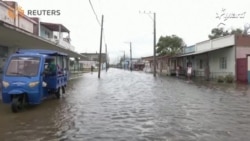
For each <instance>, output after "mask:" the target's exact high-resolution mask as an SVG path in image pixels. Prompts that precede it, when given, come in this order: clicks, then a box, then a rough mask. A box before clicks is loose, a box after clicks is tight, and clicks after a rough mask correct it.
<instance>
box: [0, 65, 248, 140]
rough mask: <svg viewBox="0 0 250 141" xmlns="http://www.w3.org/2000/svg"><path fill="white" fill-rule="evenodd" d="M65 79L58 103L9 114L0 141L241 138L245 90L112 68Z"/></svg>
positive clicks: (1, 116)
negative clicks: (65, 87)
mask: <svg viewBox="0 0 250 141" xmlns="http://www.w3.org/2000/svg"><path fill="white" fill-rule="evenodd" d="M97 75H98V74H97V73H93V74H91V73H86V74H84V75H83V76H82V77H79V78H77V79H74V80H71V81H70V84H69V86H68V87H67V93H66V95H64V97H63V98H62V99H60V100H57V99H55V98H53V97H52V98H50V99H47V100H45V101H43V103H42V104H41V105H38V106H32V107H29V108H28V109H27V110H25V111H23V112H21V113H17V114H13V113H11V111H10V107H9V105H4V104H2V103H1V104H0V140H1V141H20V140H21V141H59V140H60V141H196V140H198V141H249V140H250V88H248V87H249V86H242V85H232V84H229V85H220V86H216V85H214V84H207V83H200V82H198V83H187V82H186V81H185V80H182V79H176V78H174V77H166V76H162V77H156V78H154V77H153V75H152V74H146V73H143V72H130V71H124V70H119V69H110V70H109V71H108V72H107V73H106V72H105V71H102V73H101V79H98V78H97Z"/></svg>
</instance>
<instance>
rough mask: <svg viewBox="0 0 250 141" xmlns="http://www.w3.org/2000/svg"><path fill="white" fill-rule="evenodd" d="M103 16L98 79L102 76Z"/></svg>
mask: <svg viewBox="0 0 250 141" xmlns="http://www.w3.org/2000/svg"><path fill="white" fill-rule="evenodd" d="M103 18H104V17H103V15H102V24H101V39H100V52H99V69H98V78H100V74H101V62H102V59H101V58H102V31H103Z"/></svg>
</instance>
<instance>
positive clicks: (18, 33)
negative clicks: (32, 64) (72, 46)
mask: <svg viewBox="0 0 250 141" xmlns="http://www.w3.org/2000/svg"><path fill="white" fill-rule="evenodd" d="M0 45H3V46H7V47H10V48H11V47H16V48H20V49H22V48H23V49H46V50H55V51H59V52H63V53H66V54H68V55H69V57H75V58H80V59H82V60H88V58H87V57H86V56H84V55H81V54H80V53H77V52H75V51H72V50H69V49H65V48H63V47H62V46H60V45H57V44H56V43H54V42H52V41H49V40H46V39H44V38H42V37H39V36H36V35H33V34H31V33H28V32H26V31H24V30H23V29H20V28H18V27H15V26H13V25H10V24H7V23H4V22H3V21H0Z"/></svg>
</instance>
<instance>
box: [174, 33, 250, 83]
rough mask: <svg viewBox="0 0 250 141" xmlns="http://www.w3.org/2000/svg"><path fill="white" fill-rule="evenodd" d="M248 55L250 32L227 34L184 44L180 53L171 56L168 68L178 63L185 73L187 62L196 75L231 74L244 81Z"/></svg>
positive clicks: (246, 76) (207, 76)
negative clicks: (246, 33) (185, 46)
mask: <svg viewBox="0 0 250 141" xmlns="http://www.w3.org/2000/svg"><path fill="white" fill-rule="evenodd" d="M248 56H250V36H249V35H228V36H224V37H220V38H216V39H213V40H207V41H203V42H200V43H197V44H195V45H194V46H190V47H187V48H186V49H184V52H183V54H181V55H178V56H174V57H172V58H171V61H170V66H171V70H175V68H176V66H177V65H178V66H180V67H181V69H182V70H184V71H183V72H184V73H183V74H184V75H185V70H186V68H187V65H188V64H191V65H192V68H193V70H194V71H193V76H196V77H205V78H207V79H215V78H217V77H219V76H227V75H232V76H233V77H234V79H235V80H237V81H240V82H248V81H249V80H250V79H249V78H250V75H248V66H250V65H248V62H249V61H250V59H249V61H248ZM249 70H250V69H249ZM172 72H173V71H172Z"/></svg>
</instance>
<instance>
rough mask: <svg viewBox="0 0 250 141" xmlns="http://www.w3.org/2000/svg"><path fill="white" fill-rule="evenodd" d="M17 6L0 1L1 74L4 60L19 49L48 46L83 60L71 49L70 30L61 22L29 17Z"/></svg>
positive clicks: (72, 47) (16, 4) (47, 47)
mask: <svg viewBox="0 0 250 141" xmlns="http://www.w3.org/2000/svg"><path fill="white" fill-rule="evenodd" d="M19 7H20V6H19V5H18V3H17V2H14V1H0V31H1V32H0V50H1V52H0V76H1V70H2V68H3V66H4V62H5V60H6V59H7V58H8V56H9V55H10V54H12V53H15V52H16V51H17V50H19V49H50V50H56V51H60V52H64V53H66V54H68V55H69V57H72V58H77V59H74V60H79V58H81V59H86V57H85V56H83V55H81V54H79V53H77V52H75V51H74V46H72V45H71V43H70V31H69V30H68V29H67V28H66V27H65V26H64V25H62V24H54V23H45V22H41V21H40V20H39V18H31V17H28V16H26V15H25V14H24V13H23V11H21V10H20V8H19ZM65 35H66V36H65ZM75 66H76V67H75V68H77V67H78V66H79V64H78V63H75Z"/></svg>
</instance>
